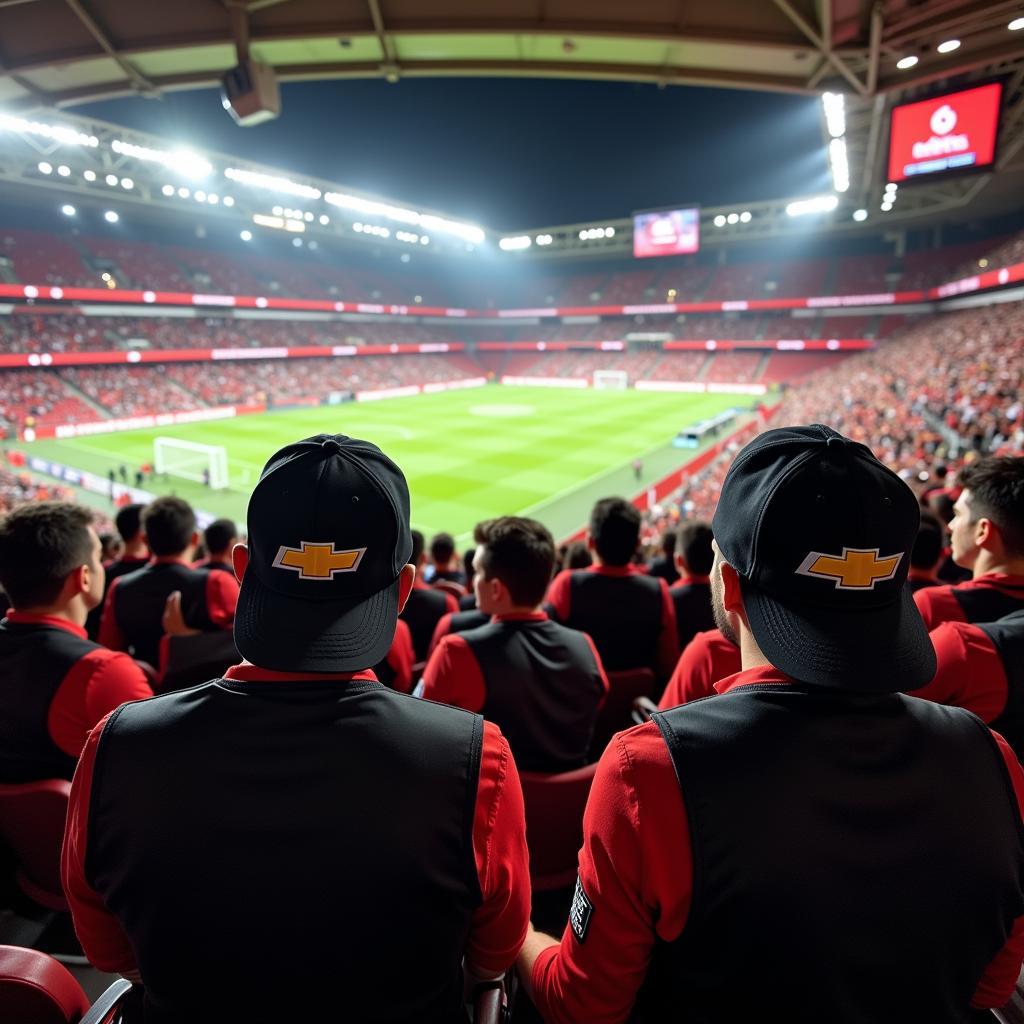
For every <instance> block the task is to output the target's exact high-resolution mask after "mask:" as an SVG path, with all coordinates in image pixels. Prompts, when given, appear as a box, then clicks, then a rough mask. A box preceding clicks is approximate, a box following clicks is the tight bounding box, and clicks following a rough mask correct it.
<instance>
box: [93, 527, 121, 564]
mask: <svg viewBox="0 0 1024 1024" xmlns="http://www.w3.org/2000/svg"><path fill="white" fill-rule="evenodd" d="M99 536H100V557H101V558H102V559H103V561H104V562H109V561H111V560H112V559H114V558H118V557H119V556H120V554H121V552H122V551H123V550H124V543H123V542H122V540H121V538H120V537H119V536H118V535H117V534H116V533H110V532H105V533H101V534H100V535H99Z"/></svg>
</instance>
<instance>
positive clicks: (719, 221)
mask: <svg viewBox="0 0 1024 1024" xmlns="http://www.w3.org/2000/svg"><path fill="white" fill-rule="evenodd" d="M715 227H716V228H724V227H725V216H724V215H723V214H721V213H720V214H718V215H717V216H716V217H715Z"/></svg>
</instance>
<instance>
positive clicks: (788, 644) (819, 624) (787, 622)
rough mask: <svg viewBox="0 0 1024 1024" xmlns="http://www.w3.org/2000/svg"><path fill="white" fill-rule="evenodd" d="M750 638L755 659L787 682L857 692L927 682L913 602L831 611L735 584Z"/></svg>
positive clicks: (927, 657)
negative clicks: (740, 593) (756, 650)
mask: <svg viewBox="0 0 1024 1024" xmlns="http://www.w3.org/2000/svg"><path fill="white" fill-rule="evenodd" d="M741 584H742V588H743V604H744V608H745V610H746V613H747V621H748V622H749V624H750V631H751V632H752V633H753V634H754V639H755V640H756V641H757V645H758V647H760V649H761V653H762V654H764V656H765V657H766V658H767V659H768V660H769V661H770V662H771V664H772V665H774V666H775V667H776V668H778V669H779V670H780V671H782V672H784V673H785V674H786V675H788V676H790V677H792V678H793V679H796V680H799V681H800V682H804V683H811V684H813V685H817V686H831V687H840V688H843V689H850V690H860V691H862V692H865V693H898V692H900V691H908V690H916V689H918V688H919V687H921V686H924V685H925V684H926V683H928V682H930V681H931V680H932V678H933V677H934V675H935V667H936V666H935V649H934V647H933V646H932V642H931V639H930V638H929V636H928V630H927V629H926V628H925V624H924V621H923V620H922V618H921V614H920V612H918V610H917V605H916V604H914V598H913V595H912V594H911V593H910V591H909V589H907V588H906V587H901V588H900V594H899V597H898V599H897V600H895V601H892V602H891V603H890V604H888V605H885V606H884V607H880V608H865V609H863V610H859V611H847V612H837V611H836V610H835V609H832V608H824V607H822V606H821V605H820V604H815V605H810V606H809V605H796V604H794V603H792V602H787V603H786V604H783V603H782V602H780V601H779V600H777V599H776V598H774V597H772V596H770V595H769V594H767V593H765V592H764V591H762V590H759V589H758V588H757V587H755V586H754V585H753V584H751V583H750V582H749V581H748V580H745V579H742V578H741Z"/></svg>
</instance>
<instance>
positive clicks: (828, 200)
mask: <svg viewBox="0 0 1024 1024" xmlns="http://www.w3.org/2000/svg"><path fill="white" fill-rule="evenodd" d="M838 205H839V198H838V197H837V196H814V197H813V198H811V199H795V200H794V201H793V202H791V203H790V204H789V205H788V206H787V207H786V213H787V214H788V215H789V216H790V217H802V216H804V215H806V214H809V213H831V212H832V211H833V210H834V209H835V208H836V207H837V206H838Z"/></svg>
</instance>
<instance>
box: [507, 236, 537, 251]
mask: <svg viewBox="0 0 1024 1024" xmlns="http://www.w3.org/2000/svg"><path fill="white" fill-rule="evenodd" d="M531 245H533V240H532V239H531V238H530V236H529V235H509V236H508V237H506V238H502V239H501V240H500V241H499V242H498V248H499V249H504V250H505V252H516V251H518V250H521V249H529V248H530V246H531Z"/></svg>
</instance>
